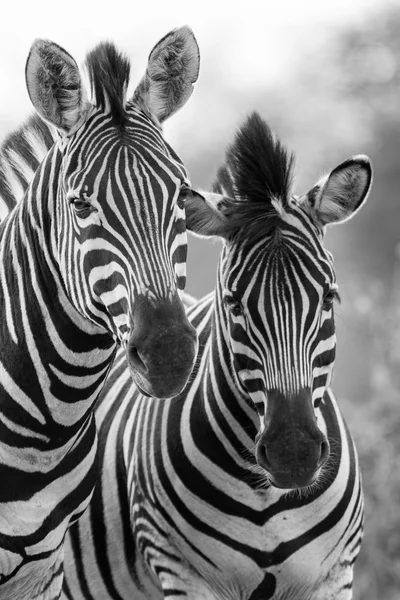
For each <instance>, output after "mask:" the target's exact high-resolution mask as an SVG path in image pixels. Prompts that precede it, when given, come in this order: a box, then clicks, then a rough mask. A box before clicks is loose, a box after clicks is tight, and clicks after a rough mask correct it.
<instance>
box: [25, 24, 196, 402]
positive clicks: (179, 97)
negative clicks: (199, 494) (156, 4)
mask: <svg viewBox="0 0 400 600" xmlns="http://www.w3.org/2000/svg"><path fill="white" fill-rule="evenodd" d="M85 69H86V71H87V75H88V80H89V87H88V89H87V88H86V86H85V84H84V82H83V80H82V79H81V75H80V72H79V69H78V67H77V65H76V63H75V61H74V59H73V58H72V57H71V56H70V55H69V54H68V53H67V52H66V51H65V50H64V49H62V48H60V47H59V46H57V45H56V44H54V43H52V42H49V41H47V40H37V41H36V42H35V43H34V45H33V47H32V50H31V53H30V55H29V57H28V62H27V68H26V77H27V86H28V91H29V94H30V97H31V100H32V102H33V104H34V106H35V108H36V110H37V112H38V114H39V115H40V116H41V117H42V118H44V119H45V120H46V121H49V122H50V123H51V124H52V125H54V126H55V127H56V129H57V131H58V135H59V138H58V141H57V142H56V144H55V146H54V147H53V149H52V150H51V151H50V153H49V155H48V158H47V163H49V164H50V163H51V168H50V172H51V175H50V177H48V176H46V180H47V185H48V188H49V190H48V196H49V198H47V197H46V198H45V206H41V207H39V211H41V212H43V214H44V220H46V221H48V223H47V225H46V228H47V229H48V230H49V231H50V232H51V233H50V236H51V239H52V240H53V246H52V251H53V254H54V261H55V263H56V264H57V270H58V271H59V272H60V274H61V277H62V280H63V284H64V286H65V290H66V292H67V295H68V298H69V300H70V301H71V303H72V305H73V307H74V308H75V309H76V310H77V311H78V313H80V315H81V316H82V317H84V318H85V319H86V320H88V321H90V324H91V326H93V324H94V325H95V326H97V327H99V328H100V329H101V330H102V331H104V330H106V331H107V332H109V334H110V346H111V345H112V344H113V343H119V344H122V345H124V347H125V348H126V352H127V359H128V363H129V366H130V369H131V372H132V376H133V378H134V380H135V382H136V383H137V385H138V387H139V388H140V390H141V391H142V392H143V393H145V394H147V395H151V396H155V397H158V398H164V397H170V396H174V395H176V394H178V393H179V392H180V391H181V390H182V389H183V387H184V386H185V384H186V382H187V380H188V378H189V375H190V373H191V370H192V367H193V364H194V360H195V355H196V347H197V343H196V335H195V331H194V329H193V327H192V326H191V325H190V324H189V322H188V320H187V318H186V315H185V312H184V309H183V305H182V304H181V301H180V299H179V293H180V292H181V291H182V290H183V288H184V285H185V275H186V271H185V269H186V250H187V240H186V224H185V196H186V194H187V190H188V189H189V180H188V174H187V172H186V170H185V168H184V166H183V164H182V162H181V161H180V159H179V158H178V157H177V155H176V154H175V153H174V152H173V150H172V149H171V148H170V147H169V146H168V145H167V143H166V142H165V140H164V138H163V135H162V127H161V125H162V123H163V121H164V120H165V119H167V118H168V117H169V116H170V115H172V114H173V113H174V112H176V111H177V110H178V109H179V108H180V107H181V106H182V105H183V104H185V102H186V101H187V99H188V98H189V97H190V95H191V93H192V90H193V83H194V82H195V81H196V80H197V76H198V70H199V52H198V47H197V43H196V40H195V38H194V36H193V34H192V32H191V30H190V29H189V28H188V27H182V28H180V29H177V30H173V31H172V32H170V33H169V34H167V35H166V36H165V37H164V38H162V39H161V40H160V42H159V43H158V44H156V46H155V47H154V48H153V50H152V52H151V53H150V56H149V62H148V65H147V69H146V72H145V75H144V77H143V78H142V80H141V81H140V83H139V85H138V86H137V88H136V90H135V92H134V94H133V96H132V97H131V98H130V99H129V100H127V98H126V90H127V86H128V83H129V70H130V64H129V61H128V60H127V58H126V57H125V56H123V55H122V54H120V53H119V52H118V51H117V50H116V48H115V47H114V46H113V45H112V44H109V43H104V44H100V45H99V46H98V47H97V48H95V49H94V50H93V51H92V52H91V53H89V54H88V56H87V58H86V63H85ZM44 162H45V163H46V160H45V161H44ZM47 163H46V164H47ZM48 166H49V165H48ZM82 327H84V328H87V327H89V325H88V324H87V323H86V324H85V325H82Z"/></svg>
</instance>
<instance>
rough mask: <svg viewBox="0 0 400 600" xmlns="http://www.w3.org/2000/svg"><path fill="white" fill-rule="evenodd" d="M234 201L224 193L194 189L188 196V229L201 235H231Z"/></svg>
mask: <svg viewBox="0 0 400 600" xmlns="http://www.w3.org/2000/svg"><path fill="white" fill-rule="evenodd" d="M232 202H233V201H232V200H231V198H228V197H227V196H224V195H223V194H215V193H213V192H203V191H201V192H199V191H193V190H192V192H191V194H189V195H188V197H187V198H186V229H188V230H189V231H191V232H192V233H195V234H196V235H198V236H200V237H212V236H218V237H223V238H227V237H229V235H230V233H231V232H232V229H233V223H232V220H231V219H230V217H229V215H230V208H231V206H232ZM236 225H237V223H236Z"/></svg>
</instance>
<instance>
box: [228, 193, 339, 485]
mask: <svg viewBox="0 0 400 600" xmlns="http://www.w3.org/2000/svg"><path fill="white" fill-rule="evenodd" d="M265 231H266V233H265V235H256V236H255V237H254V238H253V239H254V241H252V235H251V231H250V232H249V235H248V239H246V241H245V242H243V241H240V239H239V240H238V242H237V243H236V242H233V243H230V244H227V245H226V247H225V250H224V253H223V257H222V260H221V266H220V283H221V286H220V288H219V296H220V298H219V302H218V304H219V305H220V306H222V307H223V309H222V314H221V320H222V321H223V322H224V323H225V327H226V333H227V338H228V339H229V344H230V360H231V366H232V373H233V374H234V377H235V380H236V385H237V387H238V388H239V389H240V390H241V391H242V393H243V394H244V395H245V396H246V397H248V398H249V399H250V400H251V401H252V403H254V406H255V408H256V409H257V412H258V415H259V419H260V430H259V433H258V436H257V439H256V443H257V447H256V458H257V461H258V463H259V465H260V466H262V467H263V468H264V469H265V470H266V471H267V472H268V474H269V477H270V479H271V481H272V483H274V484H275V485H276V486H277V487H283V488H292V487H303V486H304V485H308V484H310V483H311V482H312V481H314V480H315V479H316V478H317V477H318V474H319V471H320V468H321V466H322V465H323V463H324V462H325V460H326V458H327V456H328V453H329V444H328V441H327V439H326V437H325V435H324V433H323V432H322V431H321V430H320V429H319V427H318V425H317V422H316V421H317V419H316V414H315V409H316V408H317V407H318V406H319V404H320V402H321V400H322V398H323V395H324V392H325V390H326V388H327V386H328V385H329V382H330V379H331V376H332V370H333V365H334V359H335V347H336V336H335V325H334V315H333V302H334V299H335V298H336V297H338V292H337V285H336V279H335V273H334V269H333V264H332V257H331V255H330V254H329V252H327V251H326V250H325V249H324V247H323V244H322V231H321V229H319V228H318V227H316V226H315V224H314V223H313V222H312V220H311V219H310V217H309V215H308V214H307V213H306V212H305V211H304V210H303V209H302V208H301V207H300V206H298V205H297V204H296V203H295V202H294V201H293V203H292V206H291V208H287V209H286V210H285V211H280V213H279V214H276V216H275V217H274V218H273V219H272V225H270V224H269V223H268V222H266V224H265ZM249 240H250V241H249Z"/></svg>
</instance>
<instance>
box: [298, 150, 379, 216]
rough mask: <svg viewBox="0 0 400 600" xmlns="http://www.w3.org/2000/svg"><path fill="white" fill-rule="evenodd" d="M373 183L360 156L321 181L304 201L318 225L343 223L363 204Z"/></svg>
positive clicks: (369, 167) (365, 162)
mask: <svg viewBox="0 0 400 600" xmlns="http://www.w3.org/2000/svg"><path fill="white" fill-rule="evenodd" d="M371 183H372V166H371V162H370V160H369V158H368V157H367V156H364V155H362V154H360V155H358V156H353V157H352V158H349V159H348V160H346V161H345V162H343V163H341V164H340V165H339V166H338V167H336V168H335V169H334V170H333V171H332V172H331V173H329V175H327V176H325V177H324V178H323V179H321V180H320V181H319V182H318V183H317V184H316V185H315V186H314V187H313V188H312V189H311V190H310V191H309V192H308V194H306V197H305V198H304V203H307V204H308V206H309V209H310V212H311V213H312V214H313V215H314V217H315V219H316V220H317V222H318V223H319V225H321V226H324V225H330V224H333V223H343V222H344V221H347V220H348V219H350V218H351V217H352V216H353V215H354V214H355V213H356V212H357V211H358V210H359V209H360V208H361V206H362V205H363V204H364V203H365V201H366V200H367V197H368V192H369V190H370V188H371Z"/></svg>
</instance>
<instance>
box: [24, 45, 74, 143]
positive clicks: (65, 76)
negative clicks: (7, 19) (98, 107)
mask: <svg viewBox="0 0 400 600" xmlns="http://www.w3.org/2000/svg"><path fill="white" fill-rule="evenodd" d="M25 78H26V85H27V88H28V93H29V97H30V99H31V101H32V104H33V106H34V107H35V109H36V111H37V112H38V114H39V115H40V116H41V117H42V118H43V119H44V120H45V121H48V122H49V123H51V124H52V125H55V127H57V129H59V130H61V131H62V132H66V133H69V132H70V131H71V129H72V128H73V127H74V126H75V125H76V124H77V123H78V122H79V121H80V119H81V116H82V112H83V107H84V101H83V91H82V82H81V76H80V73H79V69H78V65H77V64H76V62H75V60H74V59H73V58H72V56H71V55H70V54H68V52H66V51H65V50H64V49H63V48H61V47H60V46H58V45H57V44H55V43H54V42H50V41H49V40H40V39H38V40H35V41H34V42H33V44H32V47H31V50H30V53H29V56H28V59H27V62H26V68H25Z"/></svg>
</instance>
